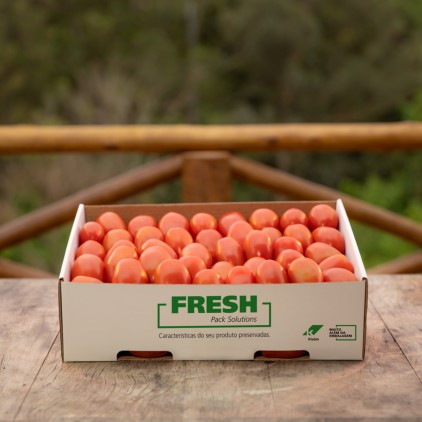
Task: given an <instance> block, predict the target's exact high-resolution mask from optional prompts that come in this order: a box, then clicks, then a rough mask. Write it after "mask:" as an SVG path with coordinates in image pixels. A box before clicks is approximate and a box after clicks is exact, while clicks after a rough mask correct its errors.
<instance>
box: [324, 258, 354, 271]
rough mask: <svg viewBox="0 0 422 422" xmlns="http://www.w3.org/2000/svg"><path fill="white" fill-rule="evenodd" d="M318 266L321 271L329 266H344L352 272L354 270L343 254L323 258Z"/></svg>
mask: <svg viewBox="0 0 422 422" xmlns="http://www.w3.org/2000/svg"><path fill="white" fill-rule="evenodd" d="M319 268H321V271H322V272H324V271H325V270H328V269H330V268H344V269H345V270H349V271H350V272H352V273H353V272H354V271H355V269H354V267H353V264H352V263H351V262H350V261H349V260H348V259H347V258H346V256H345V255H343V254H337V255H333V256H330V257H328V258H326V259H324V261H322V262H320V264H319Z"/></svg>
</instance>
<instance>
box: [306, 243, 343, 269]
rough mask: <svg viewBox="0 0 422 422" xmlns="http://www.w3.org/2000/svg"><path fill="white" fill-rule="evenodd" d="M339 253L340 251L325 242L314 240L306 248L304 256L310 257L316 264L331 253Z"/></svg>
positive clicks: (331, 254)
mask: <svg viewBox="0 0 422 422" xmlns="http://www.w3.org/2000/svg"><path fill="white" fill-rule="evenodd" d="M339 253H340V251H339V250H338V249H336V248H333V247H332V246H330V245H327V244H326V243H322V242H315V243H312V245H310V246H309V247H308V249H306V252H305V256H306V258H311V259H312V260H314V261H315V262H316V263H317V264H320V263H321V262H322V261H324V259H327V258H328V257H330V256H333V255H338V254H339Z"/></svg>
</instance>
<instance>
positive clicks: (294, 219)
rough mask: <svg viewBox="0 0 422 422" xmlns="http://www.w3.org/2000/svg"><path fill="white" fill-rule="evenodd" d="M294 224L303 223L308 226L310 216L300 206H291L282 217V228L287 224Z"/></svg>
mask: <svg viewBox="0 0 422 422" xmlns="http://www.w3.org/2000/svg"><path fill="white" fill-rule="evenodd" d="M292 224H303V225H304V226H308V224H309V220H308V216H307V215H306V213H305V212H304V211H302V210H299V209H298V208H289V209H288V210H287V211H285V212H284V213H283V214H282V216H281V217H280V227H281V230H285V229H286V227H287V226H291V225H292Z"/></svg>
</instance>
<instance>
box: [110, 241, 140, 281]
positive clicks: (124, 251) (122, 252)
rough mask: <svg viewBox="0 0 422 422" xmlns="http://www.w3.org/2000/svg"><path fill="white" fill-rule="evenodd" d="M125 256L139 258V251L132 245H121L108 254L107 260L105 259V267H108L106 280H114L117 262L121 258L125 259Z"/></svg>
mask: <svg viewBox="0 0 422 422" xmlns="http://www.w3.org/2000/svg"><path fill="white" fill-rule="evenodd" d="M125 258H133V259H137V258H138V253H137V252H136V250H135V249H133V248H132V247H131V246H119V247H117V248H116V249H115V250H114V251H113V252H112V253H111V254H110V255H109V256H108V258H107V260H106V261H105V268H106V275H107V280H106V281H111V280H112V278H113V274H114V270H115V269H116V265H117V263H118V262H119V261H120V260H121V259H125Z"/></svg>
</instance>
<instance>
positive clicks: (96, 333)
mask: <svg viewBox="0 0 422 422" xmlns="http://www.w3.org/2000/svg"><path fill="white" fill-rule="evenodd" d="M316 203H317V202H266V203H263V202H256V203H218V204H165V205H118V206H84V205H80V207H79V209H78V212H77V214H76V217H75V220H74V224H73V227H72V231H71V234H70V238H69V242H68V246H67V249H66V254H65V257H64V261H63V266H62V270H61V273H60V281H59V307H60V322H61V324H60V328H61V341H62V357H63V360H64V361H65V362H68V361H115V360H116V359H117V357H118V355H120V354H121V352H124V351H128V350H137V351H162V350H164V351H168V352H170V353H171V355H172V357H173V359H175V360H183V359H191V360H198V359H202V360H210V359H221V360H250V359H254V358H256V356H258V355H259V351H262V350H277V351H278V350H285V351H288V350H306V351H307V352H308V353H309V359H328V360H361V359H363V357H364V353H365V336H366V307H367V291H368V286H367V284H368V282H367V277H366V272H365V269H364V266H363V263H362V259H361V257H360V254H359V250H358V247H357V245H356V241H355V238H354V236H353V233H352V229H351V226H350V223H349V220H348V218H347V215H346V212H345V210H344V207H343V204H342V202H341V201H340V200H339V201H337V202H335V201H333V202H330V201H328V202H327V201H324V203H328V204H330V205H332V206H333V207H335V208H336V209H337V212H338V213H339V216H340V230H341V231H342V233H343V235H344V237H345V240H346V255H347V257H348V258H349V259H350V260H351V261H352V263H353V264H354V267H355V273H356V275H357V277H358V278H359V280H360V281H357V282H346V283H344V282H336V283H306V284H277V285H276V284H264V285H258V284H251V285H154V284H138V285H133V284H108V283H107V284H84V283H71V282H70V269H71V266H72V264H73V261H74V255H75V251H76V249H77V247H78V233H79V230H80V228H81V227H82V225H83V224H84V223H85V221H89V220H95V218H96V217H97V216H98V215H99V214H101V213H102V212H104V211H105V210H113V211H116V212H118V213H119V214H120V215H121V216H122V217H123V218H124V219H125V220H126V221H129V220H130V218H132V217H134V216H135V215H137V214H150V215H153V216H155V217H156V218H160V217H161V216H162V215H164V214H165V213H166V212H168V211H170V210H174V211H178V212H180V213H182V214H184V215H186V217H188V218H189V217H191V216H192V215H193V214H195V213H196V212H200V211H206V212H210V213H212V214H214V215H215V216H217V217H218V216H219V215H221V214H222V213H224V212H226V211H232V210H237V211H240V212H242V213H243V214H244V215H245V216H246V217H248V216H249V215H250V213H251V212H252V211H253V210H254V209H257V208H261V207H267V208H271V209H273V210H274V211H276V212H277V213H278V214H279V215H280V214H281V213H282V212H283V211H284V210H286V209H287V208H290V207H297V208H301V209H303V210H304V211H306V212H307V211H309V210H310V208H311V207H312V206H313V205H315V204H316ZM318 203H321V202H318ZM169 356H170V355H169Z"/></svg>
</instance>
